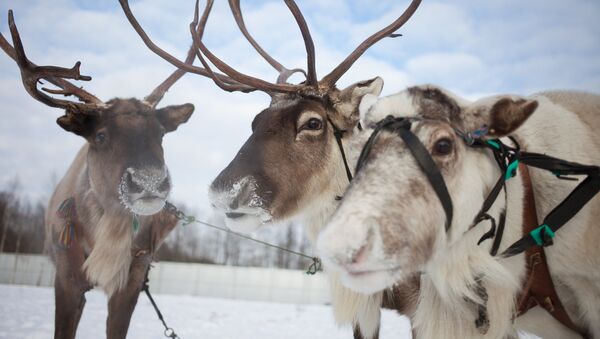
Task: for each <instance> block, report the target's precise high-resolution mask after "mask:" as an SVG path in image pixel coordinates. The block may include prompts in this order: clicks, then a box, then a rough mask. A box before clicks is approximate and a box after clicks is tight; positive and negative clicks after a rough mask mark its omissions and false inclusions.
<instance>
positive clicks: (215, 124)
mask: <svg viewBox="0 0 600 339" xmlns="http://www.w3.org/2000/svg"><path fill="white" fill-rule="evenodd" d="M131 2H132V8H133V11H134V13H135V14H136V16H137V17H138V19H139V20H140V21H141V22H142V25H143V26H144V27H145V28H146V29H147V31H148V32H149V34H150V35H151V36H152V37H153V38H154V39H155V41H156V42H157V43H158V44H159V45H161V46H163V47H164V48H165V49H167V50H168V51H170V52H171V53H173V54H175V55H177V56H181V58H182V59H183V58H184V55H185V52H186V50H187V48H188V46H189V43H190V37H189V33H188V24H189V22H190V20H191V17H192V9H193V3H194V1H193V0H185V1H184V0H178V1H174V0H145V1H134V0H131ZM297 2H298V4H299V6H300V8H301V9H302V11H303V12H304V14H305V16H306V18H307V21H308V25H309V27H310V29H311V31H312V34H313V38H314V40H315V45H316V54H317V73H318V74H319V75H321V76H323V75H324V74H326V73H327V72H328V71H329V70H331V69H332V68H333V67H334V66H335V65H337V63H339V62H340V61H341V60H342V59H343V58H344V57H345V56H346V55H347V54H348V53H350V52H351V51H352V50H353V49H354V48H355V47H356V45H357V44H359V43H360V42H361V41H362V40H363V39H364V38H366V37H367V36H368V35H370V34H372V33H373V32H375V31H376V30H378V29H380V28H381V27H383V26H384V25H387V24H389V23H390V22H391V21H393V20H394V19H395V18H396V17H397V16H399V15H400V14H401V13H402V11H403V10H404V7H405V6H406V5H407V4H408V1H406V0H403V1H398V0H361V1H348V0H327V1H325V0H298V1H297ZM9 8H12V9H13V10H14V12H15V19H16V22H17V25H18V27H19V28H20V31H21V36H22V39H23V42H24V44H25V49H26V52H27V53H28V56H29V58H30V59H31V60H32V61H33V62H35V63H38V64H52V65H60V66H65V67H71V66H72V65H73V63H74V62H75V61H78V60H80V61H82V67H81V69H82V73H83V74H86V75H91V76H92V77H93V80H92V81H91V82H90V83H85V84H84V85H85V88H86V89H87V90H89V91H90V92H92V93H95V94H96V95H97V96H99V97H100V98H102V99H103V100H109V99H110V98H112V97H116V96H119V97H138V98H142V97H143V96H145V95H147V94H148V93H149V92H150V91H151V90H152V89H153V88H154V87H155V86H156V85H157V84H158V83H160V82H161V81H162V80H163V79H164V78H165V77H166V76H167V75H168V74H170V73H171V72H172V68H171V66H170V65H169V64H167V62H165V61H163V60H162V59H160V58H159V57H157V56H155V55H154V54H152V53H151V52H150V51H149V50H147V49H146V47H145V46H144V45H143V43H142V42H141V40H140V39H139V37H138V36H137V34H136V33H135V32H134V31H133V29H132V28H131V27H130V25H129V24H128V22H127V20H126V19H125V16H124V15H123V13H122V12H121V9H120V7H119V6H118V3H117V1H116V0H110V1H109V0H86V1H75V0H52V1H48V0H27V1H23V0H0V31H2V33H3V34H4V35H5V36H8V35H7V32H8V28H7V19H6V17H7V11H8V9H9ZM242 9H243V11H244V13H245V17H246V23H247V26H248V27H249V30H250V31H251V33H252V34H253V35H254V36H255V37H256V39H257V40H258V41H259V42H260V43H261V44H262V45H263V47H264V48H265V49H266V50H268V51H269V52H270V53H271V54H272V55H274V56H275V57H276V58H277V59H278V60H280V61H282V62H283V63H284V64H285V65H287V66H288V68H292V67H305V57H304V46H303V42H302V39H301V37H300V34H299V30H298V28H297V27H296V26H295V24H294V21H293V18H292V16H291V15H290V14H289V12H288V11H287V7H286V6H285V5H284V4H283V3H282V1H277V0H273V1H258V0H254V1H242ZM598 18H600V2H598V1H597V0H561V1H557V0H530V1H522V0H486V1H481V0H471V1H467V0H462V1H431V0H424V1H423V4H422V5H421V7H420V8H419V10H418V11H417V13H416V14H415V16H414V17H413V18H412V19H411V21H410V22H409V23H407V24H406V25H405V27H404V28H402V29H401V30H400V31H399V32H400V33H402V34H403V35H404V37H401V38H397V39H387V40H385V41H382V42H380V43H379V44H377V45H376V46H374V47H373V48H371V49H370V50H369V51H368V52H367V53H366V54H365V55H364V56H363V57H362V58H361V59H360V61H359V62H357V63H356V64H355V65H354V67H353V68H352V69H351V70H350V72H348V73H347V74H346V75H345V76H344V77H343V78H342V79H341V81H340V85H341V86H345V85H348V84H350V83H352V82H355V81H359V80H363V79H368V78H372V77H374V76H377V75H379V76H382V77H383V78H384V80H385V87H384V94H391V93H394V92H397V91H400V90H402V89H403V88H405V87H406V86H408V85H414V84H420V83H435V84H439V85H442V86H444V87H446V88H448V89H450V90H452V91H454V92H456V93H459V94H462V95H464V96H466V97H468V98H477V97H480V96H483V95H489V94H495V93H517V94H531V93H534V92H536V91H539V90H543V89H561V88H570V89H581V90H586V91H592V92H597V93H598V92H600V23H599V19H598ZM205 41H206V43H207V45H208V46H209V47H210V48H211V49H212V50H213V51H214V52H215V53H216V54H217V55H219V56H221V57H222V58H223V59H225V60H226V61H227V62H228V63H230V64H231V65H233V66H235V67H236V68H238V69H240V70H242V71H245V72H248V73H250V74H253V75H257V76H259V77H262V78H265V79H269V80H274V79H275V77H276V74H275V73H274V72H273V71H272V70H271V69H270V68H269V66H268V64H266V63H265V62H264V61H263V60H262V59H260V58H259V57H258V56H257V55H256V53H255V52H254V50H253V49H252V48H251V47H250V46H249V45H248V44H247V42H246V41H245V40H244V39H243V37H242V36H241V35H240V34H239V32H238V31H237V26H236V25H235V22H234V21H233V18H232V16H231V14H230V12H229V11H228V7H227V3H226V1H224V0H217V1H216V4H215V6H214V9H213V13H212V15H211V18H210V20H209V23H208V28H207V31H206V33H205ZM185 102H192V103H193V104H194V105H195V106H196V111H195V113H194V115H193V116H192V119H191V120H190V121H189V122H188V124H186V125H184V126H182V127H181V128H180V129H179V130H178V131H176V132H175V133H173V134H171V135H168V136H167V137H166V138H165V141H164V146H165V152H166V159H167V163H168V165H169V168H170V170H171V174H172V176H173V181H174V191H173V197H174V200H177V201H185V203H186V204H187V205H189V206H193V207H198V208H202V209H204V207H205V206H206V204H207V198H206V192H207V187H208V185H209V184H210V181H211V180H212V179H213V178H214V177H215V176H216V175H217V174H218V173H219V171H220V170H221V169H222V168H223V167H225V166H226V165H227V163H228V162H229V161H230V160H231V159H232V158H233V156H234V154H235V153H236V151H237V149H238V148H239V147H240V146H241V145H242V144H243V142H244V140H245V139H246V138H247V137H248V135H249V134H250V122H251V120H252V118H253V116H254V115H255V114H256V113H258V112H259V111H260V110H261V109H262V108H264V107H266V106H267V105H268V102H269V98H268V97H267V96H266V95H264V94H261V93H254V94H239V93H238V94H230V93H226V92H223V91H221V90H219V89H218V88H216V86H214V84H213V83H212V82H211V81H209V80H208V79H205V78H202V77H200V76H197V75H188V76H186V77H185V78H183V79H182V80H180V81H179V82H178V83H177V84H176V85H175V86H174V87H173V88H172V89H171V91H170V92H169V93H168V94H167V96H166V97H165V99H164V100H163V102H162V103H161V105H168V104H179V103H185ZM61 114H62V112H60V111H59V110H57V109H51V108H48V107H46V106H44V105H43V104H41V103H38V102H37V101H35V100H34V99H32V98H31V97H30V96H29V95H28V94H27V93H26V92H25V90H24V89H23V87H22V85H21V82H20V78H19V72H18V69H17V67H16V64H14V62H13V61H12V60H11V59H9V58H8V57H7V56H5V55H0V121H1V122H0V159H1V160H0V188H4V187H6V186H7V185H8V184H9V183H10V182H12V181H13V180H14V179H15V178H18V179H19V181H20V183H21V188H22V191H23V192H24V193H25V194H26V195H27V196H28V197H30V198H32V199H47V198H48V196H49V194H50V193H51V190H52V188H53V187H52V183H53V182H56V180H57V179H59V178H60V177H62V175H63V174H64V172H65V171H66V169H67V167H68V165H69V164H70V162H71V160H72V158H73V157H74V155H75V153H76V152H77V150H78V149H79V147H81V145H82V144H83V139H81V138H80V137H77V136H75V135H72V134H69V133H67V132H65V131H63V130H62V129H61V128H60V127H58V125H56V123H55V122H54V121H55V119H56V118H57V117H58V116H60V115H61Z"/></svg>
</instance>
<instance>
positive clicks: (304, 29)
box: [285, 0, 318, 87]
mask: <svg viewBox="0 0 600 339" xmlns="http://www.w3.org/2000/svg"><path fill="white" fill-rule="evenodd" d="M285 4H286V5H287V6H288V8H289V9H290V12H292V15H293V16H294V19H296V23H298V27H300V32H301V33H302V38H303V39H304V45H305V46H306V69H307V71H308V74H307V76H306V84H307V85H309V86H313V87H317V85H318V83H317V71H316V69H315V44H314V43H313V40H312V36H311V35H310V31H309V30H308V25H307V24H306V20H305V19H304V16H303V15H302V12H301V11H300V9H299V8H298V5H296V2H294V0H285Z"/></svg>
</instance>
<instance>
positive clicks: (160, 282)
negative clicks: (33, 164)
mask: <svg viewBox="0 0 600 339" xmlns="http://www.w3.org/2000/svg"><path fill="white" fill-rule="evenodd" d="M0 284H19V285H33V286H53V285H54V265H53V264H52V263H51V262H50V260H49V259H48V258H47V257H45V256H42V255H26V254H17V255H15V254H10V253H0ZM150 290H151V291H152V292H156V293H164V294H185V295H197V296H204V297H213V298H228V299H243V300H260V301H271V302H283V303H296V304H323V303H327V302H329V287H328V284H327V278H326V277H325V276H324V274H323V273H317V274H316V275H311V276H309V275H307V274H306V273H305V272H304V271H299V270H286V269H277V268H259V267H234V266H219V265H206V264H191V263H174V262H160V263H156V264H154V268H153V269H152V270H151V271H150Z"/></svg>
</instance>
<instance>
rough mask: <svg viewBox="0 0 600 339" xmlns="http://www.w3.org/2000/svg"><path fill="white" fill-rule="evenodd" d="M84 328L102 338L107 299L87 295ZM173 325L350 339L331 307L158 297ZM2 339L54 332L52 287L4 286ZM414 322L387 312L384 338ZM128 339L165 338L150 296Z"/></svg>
mask: <svg viewBox="0 0 600 339" xmlns="http://www.w3.org/2000/svg"><path fill="white" fill-rule="evenodd" d="M86 298H87V304H86V307H85V310H84V312H83V316H82V318H81V323H80V324H79V330H78V332H77V333H78V336H77V338H81V339H88V338H90V339H101V338H103V336H104V333H105V332H104V331H105V319H106V297H105V295H104V294H103V293H102V292H100V291H96V290H94V291H90V292H88V293H87V294H86ZM154 298H155V300H156V302H157V303H158V305H159V307H160V308H161V311H162V313H163V315H164V317H165V320H166V321H167V324H169V326H171V327H173V328H174V329H175V331H176V332H177V334H179V336H180V337H181V338H182V339H196V338H201V339H213V338H214V339H246V338H248V339H262V338H264V339H306V338H311V339H321V338H322V339H337V338H341V339H351V338H352V333H351V331H350V329H349V328H342V329H340V328H337V326H336V325H335V324H334V320H333V315H332V311H331V308H330V307H329V306H323V305H292V304H278V303H265V302H251V301H239V300H228V299H214V298H203V297H191V296H170V295H154ZM0 319H2V320H0V338H1V339H5V338H6V339H8V338H10V339H14V338H19V339H47V338H51V337H52V334H53V331H54V293H53V290H52V289H51V288H47V287H31V286H18V285H0ZM410 337H411V336H410V328H409V322H408V320H407V319H406V318H404V317H401V316H399V315H397V314H395V313H394V312H392V311H388V310H385V311H384V312H383V320H382V328H381V339H392V338H394V339H403V338H410ZM128 338H132V339H159V338H161V339H164V336H163V328H162V324H161V323H160V322H159V320H158V318H157V317H156V314H155V313H154V310H153V309H152V305H151V304H150V302H149V301H148V299H147V298H146V296H145V295H140V299H139V302H138V306H137V308H136V310H135V312H134V314H133V319H132V321H131V327H130V329H129V336H128Z"/></svg>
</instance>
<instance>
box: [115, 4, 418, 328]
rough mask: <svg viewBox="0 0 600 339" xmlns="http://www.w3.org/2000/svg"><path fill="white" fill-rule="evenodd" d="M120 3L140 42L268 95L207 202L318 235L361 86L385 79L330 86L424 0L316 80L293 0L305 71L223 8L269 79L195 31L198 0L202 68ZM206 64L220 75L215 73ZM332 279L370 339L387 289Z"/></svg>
mask: <svg viewBox="0 0 600 339" xmlns="http://www.w3.org/2000/svg"><path fill="white" fill-rule="evenodd" d="M120 2H121V5H122V7H123V10H124V12H125V14H126V15H127V17H128V19H129V21H130V23H131V24H132V26H133V27H134V28H135V29H136V31H137V32H138V34H139V35H140V37H141V38H142V39H143V41H144V42H145V44H146V45H147V46H148V47H149V48H150V49H151V50H152V51H153V52H155V53H156V54H157V55H159V56H161V57H162V58H164V59H165V60H167V61H168V62H170V63H171V64H173V65H174V66H176V67H179V68H181V69H184V70H186V71H189V72H193V73H196V74H200V75H203V76H205V75H206V74H205V73H204V71H208V73H209V76H210V77H211V78H212V79H213V81H214V82H215V84H216V85H217V86H219V87H220V88H222V89H223V90H226V91H229V92H234V91H241V92H250V91H255V90H259V91H263V92H265V93H267V94H269V95H270V96H271V103H270V105H269V107H267V108H266V109H264V110H263V111H262V112H260V113H259V114H257V115H256V117H255V118H254V121H253V123H252V135H251V136H250V137H249V138H248V140H247V141H246V143H245V144H244V145H243V146H242V148H241V149H240V151H239V152H238V154H237V156H236V157H235V158H234V159H233V160H232V161H231V163H230V164H229V165H228V166H227V168H225V169H224V170H223V171H222V172H221V173H220V174H219V176H218V177H217V178H216V179H215V180H214V181H213V182H212V184H211V186H210V192H209V196H210V201H211V203H212V205H213V207H214V208H215V209H216V210H217V211H218V212H219V213H223V214H224V215H225V216H226V224H227V226H228V227H229V228H231V229H233V230H235V231H240V232H245V233H247V232H252V231H253V230H255V229H257V228H258V227H260V226H262V225H265V224H271V223H275V222H279V221H283V220H290V219H297V220H300V221H301V222H302V223H303V224H304V225H305V227H306V230H307V234H308V236H309V238H310V239H311V240H312V241H314V240H316V236H317V234H318V232H319V230H320V229H321V227H322V226H323V225H324V224H325V221H326V220H327V218H328V217H329V216H330V215H331V213H332V212H333V211H334V209H335V207H336V206H337V204H338V202H337V201H336V197H338V198H339V196H341V195H342V193H343V192H344V190H345V188H346V187H347V186H348V180H349V178H350V177H351V171H350V166H351V165H353V164H354V162H355V161H356V158H357V156H358V152H359V150H360V147H351V146H348V145H344V143H346V141H347V140H349V139H351V138H353V137H354V135H355V133H356V131H357V129H358V124H359V117H358V106H359V103H360V101H361V98H362V97H363V96H365V95H367V94H373V95H378V94H379V93H380V92H381V89H382V86H383V80H382V79H381V78H379V77H376V78H373V79H370V80H366V81H361V82H358V83H355V84H353V85H350V86H349V87H347V88H345V89H342V90H340V89H338V88H337V87H336V86H335V84H336V82H337V81H338V80H339V79H340V77H341V76H342V75H343V74H344V73H345V72H346V71H347V70H348V69H349V68H350V67H351V66H352V65H353V64H354V62H355V61H356V60H357V59H358V58H359V57H360V56H361V55H362V54H363V53H364V52H365V51H366V50H367V49H368V48H369V47H370V46H372V45H373V44H375V43H377V42H378V41H379V40H381V39H383V38H384V37H390V36H392V37H394V36H396V35H395V34H394V32H395V31H396V30H397V29H398V28H400V27H401V26H402V25H403V24H404V23H406V22H407V21H408V20H409V18H410V17H411V16H412V14H413V13H414V12H415V11H416V9H417V7H418V6H419V4H420V1H419V0H414V1H412V2H411V4H410V5H409V7H408V8H407V10H406V11H405V12H404V13H403V14H402V15H401V16H400V17H399V18H398V19H396V20H395V21H394V22H393V23H391V24H390V25H389V26H387V27H385V28H384V29H382V30H380V31H378V32H377V33H375V34H373V35H371V36H370V37H369V38H368V39H366V40H365V41H364V42H363V43H362V44H360V45H359V46H358V47H357V48H356V49H355V50H354V51H353V52H352V53H350V55H349V56H348V57H347V58H346V59H345V60H344V61H342V63H340V64H339V65H338V66H337V67H335V68H334V69H333V70H332V71H331V72H330V73H329V74H328V75H326V76H325V77H323V78H321V80H318V79H317V75H316V71H315V49H314V45H313V41H312V38H311V34H310V32H309V29H308V26H307V24H306V21H305V19H304V17H303V15H302V13H301V11H300V9H299V8H298V6H297V5H296V3H295V2H294V1H292V0H286V1H285V4H286V5H287V7H288V8H289V10H290V11H291V13H292V15H293V17H294V19H295V20H296V22H297V23H298V26H299V27H300V31H301V34H302V36H303V39H304V43H305V47H306V54H307V67H306V71H305V70H302V69H288V68H286V67H284V66H283V65H282V64H281V63H279V62H278V61H276V60H275V59H274V58H272V57H271V56H270V55H269V54H268V53H267V52H266V51H265V50H264V49H263V48H262V47H261V46H260V45H259V44H258V43H257V42H256V41H255V40H254V38H253V37H252V36H251V35H250V33H249V32H248V30H247V28H246V26H245V23H244V19H243V16H242V12H241V9H240V3H239V0H230V1H229V6H230V8H231V11H232V13H233V15H234V18H235V21H236V23H237V25H238V27H239V29H240V30H241V32H242V34H243V35H244V36H245V37H246V39H247V40H248V41H249V42H250V44H251V45H252V47H253V48H254V49H255V50H256V51H257V52H258V53H259V54H260V55H261V56H262V57H263V58H264V59H265V60H266V61H267V62H268V63H269V64H270V65H271V66H273V68H275V69H276V70H277V72H278V73H279V76H278V78H277V81H276V82H275V83H271V82H268V81H264V80H261V79H258V78H256V77H252V76H250V75H247V74H242V73H240V72H238V71H236V70H235V69H233V68H232V67H230V66H229V65H227V64H226V63H225V62H223V61H222V60H221V59H219V58H218V57H217V56H215V55H214V54H213V53H212V52H211V51H210V50H209V49H208V48H207V47H206V46H205V45H204V44H203V42H202V40H201V38H200V37H201V35H202V32H203V31H204V25H203V24H198V21H197V18H198V14H199V13H198V12H199V8H198V2H197V3H196V10H195V20H194V22H192V24H191V25H190V32H191V34H192V36H193V38H194V43H195V45H196V47H197V50H196V55H197V57H198V58H199V60H200V62H201V63H202V65H203V67H204V68H202V69H201V70H198V69H197V68H194V67H193V66H189V65H185V63H184V62H182V61H180V60H178V59H177V58H175V57H173V56H172V55H170V54H168V53H167V52H165V51H164V50H162V49H161V48H160V47H158V46H157V45H156V44H155V43H154V42H152V41H151V39H150V38H149V37H148V35H147V34H146V33H145V32H144V30H143V29H142V27H141V26H140V24H139V23H138V21H137V20H136V19H135V17H134V15H133V14H132V12H131V9H130V8H129V4H128V1H127V0H120ZM212 4H213V1H212V0H208V1H207V4H206V7H205V10H204V16H206V15H208V13H209V12H210V10H211V7H212ZM207 59H208V60H207ZM209 62H210V63H212V64H213V65H214V66H216V68H217V69H218V70H219V71H221V72H223V73H224V74H222V73H217V72H216V71H213V70H212V69H211V67H210V65H209ZM297 72H300V73H302V74H304V76H305V77H306V80H305V81H304V82H302V83H301V84H299V85H293V84H290V83H288V82H287V80H288V79H289V77H290V76H291V75H292V74H294V73H297ZM330 281H331V286H332V288H331V290H332V294H333V295H332V299H333V305H334V309H335V315H336V319H337V321H338V323H340V324H346V323H352V324H354V325H355V337H356V338H362V337H365V338H376V337H377V333H378V329H379V318H380V306H381V303H382V298H383V293H375V294H372V295H364V294H358V293H353V292H351V291H350V290H348V289H347V288H344V287H343V286H342V285H340V284H339V283H338V279H337V277H336V276H335V275H332V276H331V279H330ZM415 284H418V282H415ZM415 284H410V285H409V284H406V285H405V286H401V287H399V288H396V289H395V290H394V296H393V298H392V297H391V296H390V297H389V298H383V303H384V305H387V306H389V307H392V308H396V309H398V310H399V311H401V312H402V313H408V312H409V307H408V305H409V304H411V303H410V302H409V299H407V298H405V296H406V295H407V292H408V291H410V293H409V294H408V295H414V293H413V291H414V290H415V288H418V285H416V286H415ZM392 299H393V300H392Z"/></svg>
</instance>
